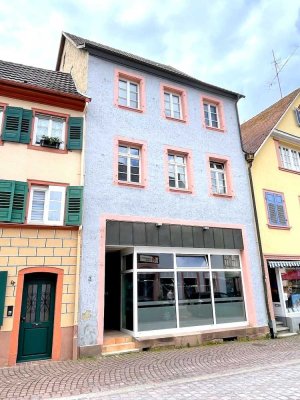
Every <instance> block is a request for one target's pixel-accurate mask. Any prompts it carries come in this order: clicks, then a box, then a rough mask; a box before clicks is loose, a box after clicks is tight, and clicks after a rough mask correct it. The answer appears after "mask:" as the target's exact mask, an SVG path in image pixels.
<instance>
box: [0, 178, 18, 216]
mask: <svg viewBox="0 0 300 400" xmlns="http://www.w3.org/2000/svg"><path fill="white" fill-rule="evenodd" d="M14 191H15V181H5V180H0V221H4V222H10V220H11V214H12V208H13V198H14Z"/></svg>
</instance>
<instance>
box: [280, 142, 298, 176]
mask: <svg viewBox="0 0 300 400" xmlns="http://www.w3.org/2000/svg"><path fill="white" fill-rule="evenodd" d="M279 152H280V159H281V164H282V166H283V168H286V169H290V170H292V171H297V172H300V151H298V150H295V149H292V148H290V147H286V146H279Z"/></svg>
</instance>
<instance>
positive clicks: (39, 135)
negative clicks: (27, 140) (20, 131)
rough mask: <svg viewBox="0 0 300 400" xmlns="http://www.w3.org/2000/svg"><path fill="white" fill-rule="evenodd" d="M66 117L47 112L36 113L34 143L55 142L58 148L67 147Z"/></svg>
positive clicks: (54, 144)
mask: <svg viewBox="0 0 300 400" xmlns="http://www.w3.org/2000/svg"><path fill="white" fill-rule="evenodd" d="M65 126H66V120H65V118H61V117H56V116H52V115H46V114H35V122H34V132H33V144H34V145H43V144H44V143H45V144H46V145H48V146H49V145H51V144H53V147H55V148H58V149H64V148H65V143H64V140H65V129H66V128H65Z"/></svg>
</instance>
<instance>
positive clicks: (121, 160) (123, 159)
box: [118, 144, 141, 183]
mask: <svg viewBox="0 0 300 400" xmlns="http://www.w3.org/2000/svg"><path fill="white" fill-rule="evenodd" d="M140 164H141V149H140V148H139V147H131V146H125V145H122V144H121V145H119V150H118V180H119V181H122V182H129V183H140V180H141V167H140Z"/></svg>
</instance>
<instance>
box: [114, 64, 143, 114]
mask: <svg viewBox="0 0 300 400" xmlns="http://www.w3.org/2000/svg"><path fill="white" fill-rule="evenodd" d="M119 79H124V80H126V81H131V82H134V83H136V84H137V85H138V93H139V108H134V107H129V106H124V105H121V104H119ZM114 105H115V106H116V107H118V108H122V109H124V110H129V111H134V112H138V113H144V112H145V111H146V96H145V78H144V77H143V76H140V75H136V74H132V73H131V72H127V71H124V70H120V69H116V70H115V85H114Z"/></svg>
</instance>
